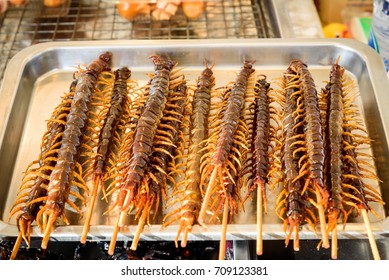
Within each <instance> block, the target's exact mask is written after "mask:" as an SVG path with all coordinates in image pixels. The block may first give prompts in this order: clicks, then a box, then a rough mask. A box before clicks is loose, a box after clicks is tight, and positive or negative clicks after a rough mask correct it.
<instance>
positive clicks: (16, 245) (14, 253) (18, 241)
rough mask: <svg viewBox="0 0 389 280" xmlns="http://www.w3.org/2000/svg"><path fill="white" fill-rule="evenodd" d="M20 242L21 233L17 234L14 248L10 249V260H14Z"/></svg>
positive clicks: (21, 238)
mask: <svg viewBox="0 0 389 280" xmlns="http://www.w3.org/2000/svg"><path fill="white" fill-rule="evenodd" d="M22 240H23V236H22V233H21V232H19V235H18V238H17V239H16V241H15V244H14V247H13V249H12V253H11V256H10V257H9V259H10V260H15V259H16V256H17V254H18V251H19V248H20V244H22Z"/></svg>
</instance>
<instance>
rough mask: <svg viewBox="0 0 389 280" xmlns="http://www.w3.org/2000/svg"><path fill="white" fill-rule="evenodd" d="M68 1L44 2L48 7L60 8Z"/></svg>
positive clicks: (44, 0) (51, 0)
mask: <svg viewBox="0 0 389 280" xmlns="http://www.w3.org/2000/svg"><path fill="white" fill-rule="evenodd" d="M65 2H66V0H43V5H45V6H46V7H51V8H54V7H58V6H61V5H62V4H63V3H65Z"/></svg>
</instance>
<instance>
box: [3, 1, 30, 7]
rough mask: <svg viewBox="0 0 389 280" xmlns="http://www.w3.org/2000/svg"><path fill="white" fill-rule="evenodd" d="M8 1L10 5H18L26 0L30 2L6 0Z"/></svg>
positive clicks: (23, 3)
mask: <svg viewBox="0 0 389 280" xmlns="http://www.w3.org/2000/svg"><path fill="white" fill-rule="evenodd" d="M8 2H9V3H11V4H12V5H15V6H17V7H19V6H23V5H25V4H27V3H28V2H30V0H8Z"/></svg>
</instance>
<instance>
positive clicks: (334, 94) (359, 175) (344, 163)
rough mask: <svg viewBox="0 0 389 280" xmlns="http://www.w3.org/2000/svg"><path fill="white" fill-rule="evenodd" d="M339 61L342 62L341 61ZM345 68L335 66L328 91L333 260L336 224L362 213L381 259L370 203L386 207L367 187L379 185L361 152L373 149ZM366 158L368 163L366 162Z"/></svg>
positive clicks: (369, 235)
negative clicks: (371, 219) (370, 180)
mask: <svg viewBox="0 0 389 280" xmlns="http://www.w3.org/2000/svg"><path fill="white" fill-rule="evenodd" d="M338 60H339V59H338ZM344 71H345V70H344V68H343V67H342V66H340V65H339V64H338V62H336V63H335V64H334V65H333V66H332V68H331V71H330V81H329V83H328V84H327V86H326V88H325V90H326V91H327V92H326V93H327V95H328V97H327V102H328V103H329V104H328V105H327V107H328V112H327V133H326V134H327V137H326V141H327V143H328V144H327V145H326V152H327V157H328V159H327V165H328V167H327V172H330V173H331V174H328V175H327V176H328V179H327V182H326V183H327V184H328V185H329V187H330V190H331V192H330V195H331V196H330V200H329V208H328V213H327V217H328V232H332V248H331V257H332V258H334V259H336V258H337V248H338V247H337V229H336V225H337V220H338V217H342V218H343V222H344V223H345V222H346V221H347V219H348V216H349V214H350V213H351V212H352V211H354V210H355V211H356V212H357V214H359V213H362V216H363V220H364V223H365V227H366V230H367V233H368V237H369V242H370V246H371V249H372V252H373V256H374V258H375V259H380V256H379V252H378V249H377V245H376V242H375V239H374V236H373V234H372V230H371V227H370V221H369V218H368V216H367V211H371V212H372V213H373V214H375V215H377V216H378V214H377V213H376V212H375V211H374V210H373V208H371V206H370V205H369V202H377V203H381V204H382V203H383V201H382V198H381V195H380V193H379V192H378V191H377V190H376V189H374V188H373V187H372V186H370V185H369V184H367V183H366V179H372V180H376V181H378V177H377V175H376V174H375V169H374V166H373V165H372V163H371V161H372V157H371V156H370V155H368V154H366V153H362V152H360V147H361V146H363V145H370V139H369V137H368V135H367V131H366V129H365V128H364V126H363V122H362V117H361V114H360V113H359V110H358V107H357V105H356V104H355V99H356V97H357V95H356V92H357V91H356V89H355V85H354V83H353V81H352V80H351V79H348V78H347V77H346V75H344ZM363 158H365V159H363Z"/></svg>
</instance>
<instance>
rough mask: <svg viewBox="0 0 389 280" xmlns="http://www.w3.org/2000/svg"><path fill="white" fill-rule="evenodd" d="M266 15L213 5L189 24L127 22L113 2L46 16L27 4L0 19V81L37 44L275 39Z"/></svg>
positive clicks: (252, 1) (238, 0) (264, 10)
mask: <svg viewBox="0 0 389 280" xmlns="http://www.w3.org/2000/svg"><path fill="white" fill-rule="evenodd" d="M269 15H270V13H269V4H268V1H265V0H226V1H222V0H213V1H208V2H207V5H206V10H205V12H204V13H203V15H202V16H201V17H199V18H197V19H193V20H192V19H188V18H187V17H185V15H184V13H183V12H182V11H181V10H180V9H179V10H178V12H177V14H176V15H174V16H173V17H172V18H171V19H170V20H167V21H157V20H153V19H152V18H151V17H144V18H139V19H136V20H135V21H128V20H126V19H124V18H122V17H121V16H120V15H119V14H118V11H117V8H116V5H115V1H107V0H98V1H91V0H68V2H67V4H65V5H64V6H63V7H61V8H58V9H54V10H52V9H48V8H45V7H44V6H43V5H42V4H41V0H31V1H30V2H29V4H27V5H26V6H24V7H10V8H9V9H8V10H7V12H6V13H5V14H3V15H2V16H1V18H0V71H1V72H0V79H2V76H3V73H4V69H5V66H6V64H7V62H8V60H9V59H10V58H11V57H12V56H13V55H15V54H16V53H17V52H18V51H20V50H21V49H23V48H25V47H28V46H30V45H33V44H37V43H41V42H49V41H68V40H75V41H79V40H120V39H217V38H220V39H222V38H270V37H277V36H278V35H277V34H276V33H277V31H275V28H274V24H272V21H271V19H269Z"/></svg>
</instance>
